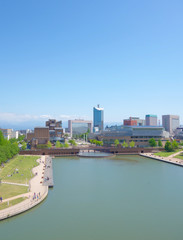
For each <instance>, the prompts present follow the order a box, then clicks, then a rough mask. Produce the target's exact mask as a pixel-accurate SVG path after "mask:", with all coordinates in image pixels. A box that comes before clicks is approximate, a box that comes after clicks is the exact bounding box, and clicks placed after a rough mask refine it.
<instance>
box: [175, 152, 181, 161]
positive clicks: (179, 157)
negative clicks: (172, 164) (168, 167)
mask: <svg viewBox="0 0 183 240" xmlns="http://www.w3.org/2000/svg"><path fill="white" fill-rule="evenodd" d="M175 158H178V159H181V160H183V153H181V154H180V155H177V156H175Z"/></svg>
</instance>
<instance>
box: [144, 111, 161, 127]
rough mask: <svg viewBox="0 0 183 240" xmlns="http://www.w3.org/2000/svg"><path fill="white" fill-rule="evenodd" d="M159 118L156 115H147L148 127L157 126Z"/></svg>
mask: <svg viewBox="0 0 183 240" xmlns="http://www.w3.org/2000/svg"><path fill="white" fill-rule="evenodd" d="M157 125H158V118H157V116H156V115H152V114H148V115H146V126H157Z"/></svg>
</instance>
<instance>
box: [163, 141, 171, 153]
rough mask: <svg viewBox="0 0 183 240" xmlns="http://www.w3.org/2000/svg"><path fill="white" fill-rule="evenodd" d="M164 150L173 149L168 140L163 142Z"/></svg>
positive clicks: (169, 150)
mask: <svg viewBox="0 0 183 240" xmlns="http://www.w3.org/2000/svg"><path fill="white" fill-rule="evenodd" d="M165 151H167V152H172V151H173V147H172V144H171V142H170V141H166V143H165Z"/></svg>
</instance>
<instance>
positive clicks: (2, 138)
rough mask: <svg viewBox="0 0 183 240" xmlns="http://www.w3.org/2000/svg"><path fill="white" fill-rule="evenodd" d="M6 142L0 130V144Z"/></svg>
mask: <svg viewBox="0 0 183 240" xmlns="http://www.w3.org/2000/svg"><path fill="white" fill-rule="evenodd" d="M6 142H7V141H6V140H5V138H4V136H3V133H2V131H0V146H2V145H5V144H6Z"/></svg>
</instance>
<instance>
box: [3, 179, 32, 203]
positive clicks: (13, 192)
mask: <svg viewBox="0 0 183 240" xmlns="http://www.w3.org/2000/svg"><path fill="white" fill-rule="evenodd" d="M28 191H29V187H26V186H18V185H10V184H4V183H2V184H0V197H2V198H3V200H4V199H7V198H11V197H14V196H17V195H20V194H23V193H27V192H28Z"/></svg>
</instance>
